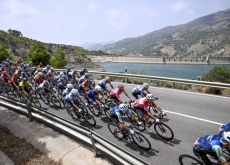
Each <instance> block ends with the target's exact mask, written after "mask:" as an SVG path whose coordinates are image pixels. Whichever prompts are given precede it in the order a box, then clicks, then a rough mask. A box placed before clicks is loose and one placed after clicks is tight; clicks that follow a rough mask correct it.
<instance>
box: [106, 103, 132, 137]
mask: <svg viewBox="0 0 230 165" xmlns="http://www.w3.org/2000/svg"><path fill="white" fill-rule="evenodd" d="M125 114H127V115H128V116H131V115H132V112H131V110H130V109H129V105H128V104H124V103H122V104H120V105H119V106H115V107H114V108H112V109H111V111H110V117H111V119H112V121H113V122H115V123H116V124H117V126H118V128H119V130H120V131H121V132H122V133H123V132H126V131H128V132H129V128H128V127H127V125H126V124H125V122H124V121H123V120H122V116H124V115H125Z"/></svg>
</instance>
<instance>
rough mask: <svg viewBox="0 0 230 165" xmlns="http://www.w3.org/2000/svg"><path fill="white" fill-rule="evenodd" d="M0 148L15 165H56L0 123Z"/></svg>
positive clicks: (56, 164)
mask: <svg viewBox="0 0 230 165" xmlns="http://www.w3.org/2000/svg"><path fill="white" fill-rule="evenodd" d="M0 130H1V131H0V137H1V140H0V150H2V151H3V152H4V153H5V154H6V155H7V156H8V157H9V158H10V159H11V160H13V161H14V163H15V165H43V164H44V165H58V163H56V162H54V161H53V160H51V159H49V158H48V157H47V156H46V155H44V154H43V153H41V152H40V151H39V150H38V149H36V148H35V147H33V146H32V145H31V144H29V143H27V142H26V141H25V140H24V139H20V138H18V137H15V136H14V135H13V134H12V133H11V132H10V131H9V130H8V129H7V128H5V127H3V126H1V125H0Z"/></svg>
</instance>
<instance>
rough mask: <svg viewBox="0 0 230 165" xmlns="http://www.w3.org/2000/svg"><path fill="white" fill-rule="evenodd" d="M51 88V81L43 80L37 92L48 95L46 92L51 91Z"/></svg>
mask: <svg viewBox="0 0 230 165" xmlns="http://www.w3.org/2000/svg"><path fill="white" fill-rule="evenodd" d="M49 88H50V87H49V82H48V81H47V80H43V82H42V83H41V84H40V85H38V88H37V92H38V93H40V94H42V95H43V96H46V94H47V93H49Z"/></svg>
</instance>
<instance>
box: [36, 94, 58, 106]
mask: <svg viewBox="0 0 230 165" xmlns="http://www.w3.org/2000/svg"><path fill="white" fill-rule="evenodd" d="M37 93H38V95H39V97H40V99H41V100H42V101H43V102H44V103H45V104H47V105H49V104H50V103H51V104H52V105H51V106H54V107H56V108H61V102H60V101H59V99H58V98H57V97H56V96H55V95H54V93H53V92H52V91H49V92H41V91H37Z"/></svg>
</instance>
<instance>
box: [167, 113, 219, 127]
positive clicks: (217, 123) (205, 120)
mask: <svg viewBox="0 0 230 165" xmlns="http://www.w3.org/2000/svg"><path fill="white" fill-rule="evenodd" d="M164 111H165V112H167V113H171V114H174V115H179V116H183V117H187V118H190V119H195V120H200V121H204V122H207V123H212V124H216V125H223V123H219V122H215V121H211V120H207V119H202V118H199V117H194V116H189V115H185V114H182V113H177V112H172V111H167V110H164Z"/></svg>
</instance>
